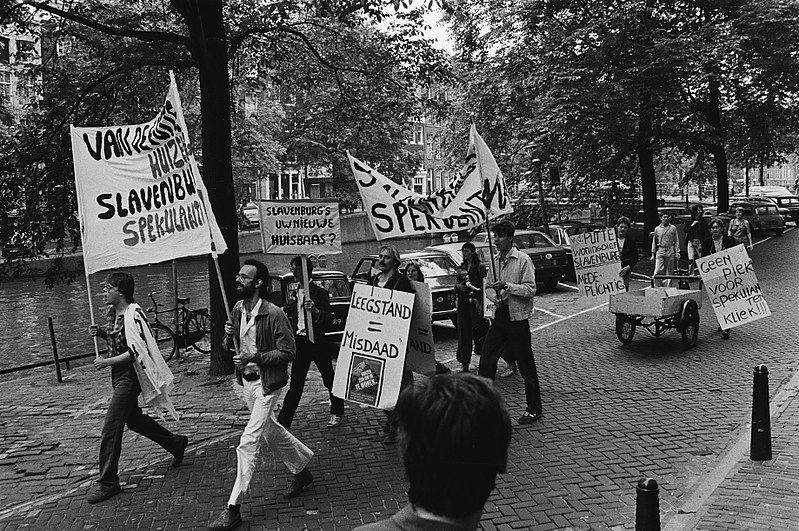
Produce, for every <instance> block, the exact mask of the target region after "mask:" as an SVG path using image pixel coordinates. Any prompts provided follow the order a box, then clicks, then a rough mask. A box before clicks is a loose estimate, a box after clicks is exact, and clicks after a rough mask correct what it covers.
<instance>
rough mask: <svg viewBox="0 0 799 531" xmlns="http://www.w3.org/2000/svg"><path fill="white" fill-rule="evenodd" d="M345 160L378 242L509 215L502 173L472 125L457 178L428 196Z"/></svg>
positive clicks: (469, 224) (355, 161) (360, 162)
mask: <svg viewBox="0 0 799 531" xmlns="http://www.w3.org/2000/svg"><path fill="white" fill-rule="evenodd" d="M347 156H348V157H349V159H350V166H351V167H352V173H353V175H354V176H355V182H356V183H357V184H358V191H359V192H360V194H361V200H362V201H363V205H364V209H365V210H366V213H367V214H368V216H369V220H370V221H371V222H372V228H373V230H374V232H375V236H376V237H377V239H378V240H385V239H389V238H400V237H405V236H413V235H419V234H430V233H436V232H452V231H459V230H465V229H470V228H473V227H477V226H480V225H482V224H484V223H485V221H486V219H491V218H494V217H497V216H501V215H503V214H508V213H510V212H513V207H512V206H511V204H510V198H509V197H508V191H507V188H506V187H505V180H504V178H503V177H502V172H501V171H499V166H498V165H497V163H496V161H495V160H494V156H493V155H492V154H491V150H490V149H488V146H487V145H486V143H485V142H484V141H483V139H482V137H480V135H479V134H478V133H477V129H476V128H475V127H474V124H472V129H471V132H470V135H469V147H468V149H467V152H466V158H465V160H464V163H463V166H462V167H461V171H460V173H459V174H458V175H457V176H455V177H454V178H453V179H451V180H450V182H449V183H448V184H447V186H445V187H444V188H442V189H440V190H438V191H437V192H435V193H432V194H430V195H426V196H425V195H421V194H417V193H415V192H412V191H410V190H408V189H407V188H405V187H404V186H401V185H399V184H397V183H395V182H394V181H392V180H391V179H389V178H387V177H385V176H383V175H382V174H380V172H378V171H376V170H374V169H372V168H370V167H369V166H368V165H367V164H365V163H364V162H362V161H360V160H358V159H356V158H355V157H353V156H352V155H350V154H349V153H347Z"/></svg>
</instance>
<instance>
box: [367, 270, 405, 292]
mask: <svg viewBox="0 0 799 531" xmlns="http://www.w3.org/2000/svg"><path fill="white" fill-rule="evenodd" d="M379 278H380V273H378V274H377V275H375V276H373V277H372V278H370V279H369V285H370V286H377V285H378V284H377V280H378V279H379ZM383 287H384V288H386V289H394V290H397V291H404V292H406V293H413V289H412V288H411V281H410V280H408V277H406V276H405V275H403V274H402V273H400V272H399V271H394V274H393V275H392V276H391V278H390V279H388V282H386V285H385V286H383Z"/></svg>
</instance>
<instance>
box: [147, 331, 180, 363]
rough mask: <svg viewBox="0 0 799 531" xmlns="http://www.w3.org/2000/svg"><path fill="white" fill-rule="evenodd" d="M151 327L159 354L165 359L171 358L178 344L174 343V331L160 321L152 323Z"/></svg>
mask: <svg viewBox="0 0 799 531" xmlns="http://www.w3.org/2000/svg"><path fill="white" fill-rule="evenodd" d="M152 329H153V336H155V342H156V343H158V350H160V351H161V355H162V356H163V357H164V359H165V360H166V361H169V360H171V359H172V356H174V355H175V352H176V351H177V350H178V346H177V344H176V343H175V333H174V332H173V331H172V329H171V328H169V327H168V326H166V325H163V324H161V323H153V325H152Z"/></svg>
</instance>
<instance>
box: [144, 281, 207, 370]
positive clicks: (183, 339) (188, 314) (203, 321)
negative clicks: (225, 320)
mask: <svg viewBox="0 0 799 531" xmlns="http://www.w3.org/2000/svg"><path fill="white" fill-rule="evenodd" d="M159 293H161V292H160V291H153V292H151V293H148V294H147V296H148V297H150V300H151V301H153V307H152V308H147V312H148V313H152V314H153V315H154V316H155V319H154V321H153V323H152V325H151V326H152V329H153V335H154V336H155V341H156V343H158V348H159V350H160V351H161V355H162V356H164V359H165V360H167V361H169V360H171V359H172V356H174V355H175V352H177V350H178V349H179V348H182V349H185V348H187V347H188V346H190V345H193V346H194V348H196V349H197V350H199V351H200V352H202V353H205V354H207V353H209V352H211V315H210V314H209V313H208V309H207V308H199V309H197V310H192V309H191V308H189V307H188V304H189V302H191V298H190V297H178V320H177V322H176V323H175V329H174V330H173V329H172V327H170V326H169V325H168V324H166V323H164V322H163V321H162V320H161V319H160V318H159V316H160V315H172V316H174V314H175V308H166V309H161V308H160V306H161V305H160V304H158V301H156V300H155V296H156V295H158V294H159Z"/></svg>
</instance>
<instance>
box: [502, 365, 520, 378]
mask: <svg viewBox="0 0 799 531" xmlns="http://www.w3.org/2000/svg"><path fill="white" fill-rule="evenodd" d="M514 374H516V366H515V365H508V367H507V368H506V369H505V370H504V371H502V372H501V373H499V377H500V378H510V377H511V376H513V375H514Z"/></svg>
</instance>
